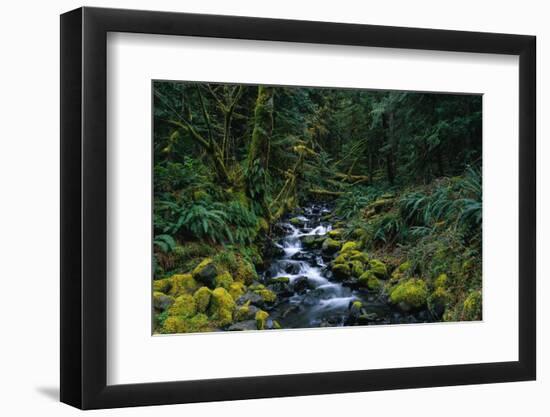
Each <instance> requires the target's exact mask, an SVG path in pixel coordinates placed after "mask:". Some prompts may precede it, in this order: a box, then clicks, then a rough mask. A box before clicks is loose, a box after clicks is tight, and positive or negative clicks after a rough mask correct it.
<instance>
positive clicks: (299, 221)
mask: <svg viewBox="0 0 550 417" xmlns="http://www.w3.org/2000/svg"><path fill="white" fill-rule="evenodd" d="M305 221H306V220H305V219H304V218H303V217H293V218H291V219H290V220H289V221H288V222H289V223H290V224H291V225H293V226H298V227H299V226H303V225H304V224H305Z"/></svg>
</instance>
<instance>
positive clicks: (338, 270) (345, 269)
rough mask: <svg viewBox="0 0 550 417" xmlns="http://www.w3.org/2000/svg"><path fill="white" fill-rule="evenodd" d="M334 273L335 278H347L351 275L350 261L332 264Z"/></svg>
mask: <svg viewBox="0 0 550 417" xmlns="http://www.w3.org/2000/svg"><path fill="white" fill-rule="evenodd" d="M332 273H333V274H334V277H335V278H338V279H346V278H348V277H350V276H351V268H350V266H349V263H343V264H334V265H332Z"/></svg>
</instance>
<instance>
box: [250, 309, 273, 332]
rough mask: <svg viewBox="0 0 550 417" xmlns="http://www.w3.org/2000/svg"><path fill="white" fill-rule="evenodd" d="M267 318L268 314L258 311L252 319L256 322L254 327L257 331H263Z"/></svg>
mask: <svg viewBox="0 0 550 417" xmlns="http://www.w3.org/2000/svg"><path fill="white" fill-rule="evenodd" d="M268 318H269V314H268V313H267V312H266V311H263V310H258V311H257V312H256V316H255V317H254V319H255V320H256V327H257V329H258V330H263V329H265V324H266V323H265V322H266V321H267V319H268Z"/></svg>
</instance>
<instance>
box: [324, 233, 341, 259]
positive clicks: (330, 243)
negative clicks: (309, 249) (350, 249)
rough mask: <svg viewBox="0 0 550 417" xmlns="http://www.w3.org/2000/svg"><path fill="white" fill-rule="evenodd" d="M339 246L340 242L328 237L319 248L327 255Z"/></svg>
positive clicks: (336, 250)
mask: <svg viewBox="0 0 550 417" xmlns="http://www.w3.org/2000/svg"><path fill="white" fill-rule="evenodd" d="M341 247H342V244H341V243H340V242H338V241H337V240H334V239H332V238H330V237H329V238H327V239H325V241H324V242H323V246H322V247H321V249H322V250H323V252H324V253H326V254H328V255H332V254H333V253H336V252H338V251H339V250H340V248H341Z"/></svg>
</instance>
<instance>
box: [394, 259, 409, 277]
mask: <svg viewBox="0 0 550 417" xmlns="http://www.w3.org/2000/svg"><path fill="white" fill-rule="evenodd" d="M410 269H411V262H410V261H405V262H403V263H402V264H401V265H399V266H398V267H397V268H395V271H393V272H392V274H391V281H399V280H400V279H401V278H403V277H404V276H405V275H406V274H407V271H410Z"/></svg>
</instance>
